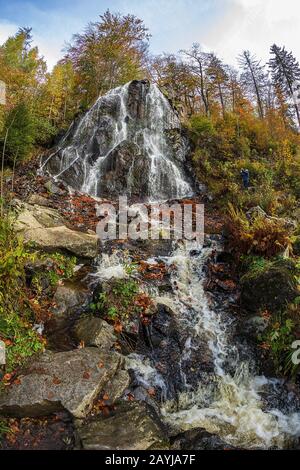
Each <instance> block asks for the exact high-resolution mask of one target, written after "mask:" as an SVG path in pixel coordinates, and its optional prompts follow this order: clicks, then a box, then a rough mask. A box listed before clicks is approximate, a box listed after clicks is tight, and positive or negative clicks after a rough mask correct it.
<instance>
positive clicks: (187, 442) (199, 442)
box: [171, 428, 236, 450]
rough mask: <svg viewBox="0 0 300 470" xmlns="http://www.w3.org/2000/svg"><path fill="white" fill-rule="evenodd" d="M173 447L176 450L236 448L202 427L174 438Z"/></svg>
mask: <svg viewBox="0 0 300 470" xmlns="http://www.w3.org/2000/svg"><path fill="white" fill-rule="evenodd" d="M171 449H174V450H234V449H236V447H233V446H232V445H230V444H227V443H226V442H225V441H223V440H222V439H221V438H220V437H219V436H217V435H216V434H211V433H209V432H207V431H206V430H205V429H202V428H195V429H190V430H188V431H185V432H182V433H181V434H178V435H177V436H176V437H175V438H172V441H171Z"/></svg>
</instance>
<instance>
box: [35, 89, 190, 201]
mask: <svg viewBox="0 0 300 470" xmlns="http://www.w3.org/2000/svg"><path fill="white" fill-rule="evenodd" d="M187 153H188V144H187V142H186V140H185V139H184V137H183V136H182V135H181V130H180V121H179V118H178V116H177V114H176V112H175V111H174V109H173V108H172V107H171V105H170V103H169V102H168V100H167V99H166V98H165V96H164V95H163V94H162V93H161V92H160V90H159V89H158V87H157V86H156V85H153V84H150V83H149V82H148V81H133V82H130V83H128V84H126V85H124V86H122V87H118V88H116V89H114V90H112V91H110V92H109V93H107V94H106V95H104V96H101V97H100V98H99V99H98V100H97V101H96V103H95V104H94V106H93V107H92V108H91V109H90V110H89V111H88V112H87V113H86V114H85V115H84V116H83V117H82V118H81V119H80V121H79V122H78V123H77V124H76V125H75V126H74V127H73V128H71V129H69V131H68V132H67V134H66V135H65V136H64V138H63V139H62V141H61V142H60V144H59V148H58V149H57V150H56V151H55V153H53V154H52V155H51V156H50V157H48V158H47V159H46V160H45V162H44V163H43V164H42V171H46V170H47V171H48V172H49V173H51V174H52V175H53V176H54V178H55V179H59V180H63V181H65V182H66V183H67V184H68V185H70V186H71V187H73V188H75V189H78V190H80V191H82V192H85V193H88V194H90V195H91V196H99V197H101V196H107V195H109V196H110V197H113V196H117V195H119V194H127V195H130V196H131V195H132V196H136V197H139V198H140V199H141V200H150V201H152V200H158V199H160V200H164V199H169V198H182V197H186V196H189V195H191V194H192V193H193V190H192V188H191V185H190V183H188V182H187V177H186V175H185V162H186V156H187Z"/></svg>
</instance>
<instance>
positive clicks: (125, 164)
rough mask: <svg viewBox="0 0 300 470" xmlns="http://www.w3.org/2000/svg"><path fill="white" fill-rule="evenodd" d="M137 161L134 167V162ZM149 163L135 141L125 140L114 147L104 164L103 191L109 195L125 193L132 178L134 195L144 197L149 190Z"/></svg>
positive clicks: (132, 192) (131, 187) (131, 185)
mask: <svg viewBox="0 0 300 470" xmlns="http://www.w3.org/2000/svg"><path fill="white" fill-rule="evenodd" d="M133 161H134V162H135V166H134V168H132V162H133ZM148 175H149V164H148V167H147V161H145V158H144V156H143V155H142V154H141V152H140V149H139V147H138V146H137V145H136V144H135V143H134V142H129V141H126V140H125V141H123V142H121V143H120V144H119V145H118V146H117V147H116V148H115V149H113V150H112V151H111V152H110V154H109V155H108V157H107V158H106V159H105V162H104V164H103V175H102V178H101V192H102V194H104V195H107V196H109V197H113V196H118V195H119V194H122V193H124V191H125V189H124V188H127V184H128V180H129V178H130V192H131V195H132V196H137V197H142V196H143V195H144V194H145V193H146V192H147V187H148Z"/></svg>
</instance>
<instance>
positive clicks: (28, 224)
mask: <svg viewBox="0 0 300 470" xmlns="http://www.w3.org/2000/svg"><path fill="white" fill-rule="evenodd" d="M14 207H15V209H16V210H17V219H16V222H15V229H16V230H17V231H18V232H22V233H23V235H24V240H25V242H27V243H33V244H34V245H35V246H36V247H37V248H40V249H42V250H45V251H57V250H62V251H65V252H69V253H72V254H74V255H76V256H78V257H82V258H95V257H96V256H97V254H98V237H97V235H96V234H91V233H83V232H78V231H75V230H71V229H70V228H68V227H66V226H65V225H64V224H65V220H64V219H63V218H62V217H61V215H60V214H59V212H58V211H57V210H56V209H50V208H48V207H44V206H39V205H36V204H35V205H31V204H27V203H21V202H20V201H18V200H16V201H15V202H14Z"/></svg>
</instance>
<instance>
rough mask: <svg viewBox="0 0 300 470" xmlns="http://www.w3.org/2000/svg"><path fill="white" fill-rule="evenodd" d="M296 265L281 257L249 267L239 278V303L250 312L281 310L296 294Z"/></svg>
mask: <svg viewBox="0 0 300 470" xmlns="http://www.w3.org/2000/svg"><path fill="white" fill-rule="evenodd" d="M295 274H296V267H295V263H294V262H293V261H292V260H287V259H282V260H277V261H274V262H270V263H267V264H266V266H265V267H263V268H260V269H251V270H250V271H248V272H247V273H246V274H245V275H244V276H243V277H242V278H241V305H242V307H243V308H245V309H246V310H248V311H250V312H257V311H258V310H261V309H268V310H270V311H271V312H272V313H274V312H278V311H281V310H283V309H284V308H285V307H286V305H287V303H289V302H291V301H292V300H293V299H294V298H295V297H296V296H297V283H296V279H295Z"/></svg>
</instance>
